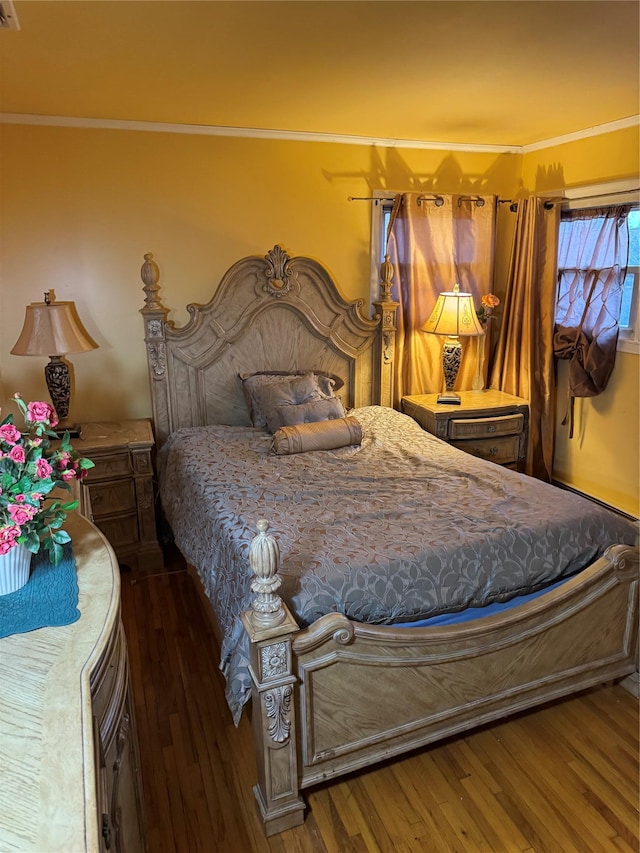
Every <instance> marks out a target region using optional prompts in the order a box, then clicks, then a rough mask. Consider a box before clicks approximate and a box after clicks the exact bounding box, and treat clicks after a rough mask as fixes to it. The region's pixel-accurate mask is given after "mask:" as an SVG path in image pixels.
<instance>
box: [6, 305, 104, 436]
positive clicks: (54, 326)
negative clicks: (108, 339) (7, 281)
mask: <svg viewBox="0 0 640 853" xmlns="http://www.w3.org/2000/svg"><path fill="white" fill-rule="evenodd" d="M97 346H98V345H97V344H96V343H95V342H94V341H92V340H91V338H90V337H89V335H88V334H87V332H86V331H85V329H84V328H83V326H82V323H81V321H80V318H79V317H78V312H77V311H76V306H75V304H74V303H73V302H56V301H55V297H54V296H52V293H51V291H48V290H47V291H46V292H45V294H44V302H32V303H31V304H30V305H27V309H26V313H25V318H24V326H23V327H22V332H21V333H20V337H19V338H18V340H17V341H16V343H15V346H14V347H13V349H12V350H11V352H12V354H13V355H39V356H48V357H49V359H50V360H49V362H48V363H47V364H46V365H45V368H44V376H45V380H46V383H47V388H48V389H49V396H50V397H51V402H52V403H53V407H54V409H55V410H56V414H57V416H58V421H59V424H58V430H59V431H60V432H61V433H62V432H64V431H65V430H68V431H69V432H70V433H71V434H72V435H76V436H77V435H78V433H79V431H78V428H77V426H70V425H69V422H68V418H69V402H70V398H71V376H70V373H69V365H68V364H67V363H66V362H65V361H63V360H62V356H64V355H68V354H69V353H77V352H89V351H90V350H92V349H96V348H97Z"/></svg>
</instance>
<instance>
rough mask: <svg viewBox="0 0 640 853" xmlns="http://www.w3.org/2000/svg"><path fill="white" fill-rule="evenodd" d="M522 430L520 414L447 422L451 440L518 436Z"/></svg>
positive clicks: (522, 424) (522, 418)
mask: <svg viewBox="0 0 640 853" xmlns="http://www.w3.org/2000/svg"><path fill="white" fill-rule="evenodd" d="M523 429H524V415H521V414H515V415H503V416H502V417H493V418H459V419H455V420H454V419H452V420H451V421H449V437H450V438H451V439H462V438H493V437H494V436H500V435H519V434H520V433H521V432H522V431H523Z"/></svg>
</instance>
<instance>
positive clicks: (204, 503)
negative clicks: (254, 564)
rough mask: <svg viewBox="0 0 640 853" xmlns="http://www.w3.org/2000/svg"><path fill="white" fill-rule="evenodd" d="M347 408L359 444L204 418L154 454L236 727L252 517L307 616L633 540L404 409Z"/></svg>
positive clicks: (465, 583) (529, 588)
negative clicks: (273, 542) (326, 443)
mask: <svg viewBox="0 0 640 853" xmlns="http://www.w3.org/2000/svg"><path fill="white" fill-rule="evenodd" d="M350 414H352V415H353V416H355V417H356V418H357V419H358V420H359V421H360V423H361V425H362V429H363V441H362V445H361V446H360V447H346V448H341V449H340V450H326V451H317V452H311V453H300V454H294V455H291V456H275V455H273V454H271V453H270V448H271V441H272V437H271V435H269V434H268V433H267V432H265V431H264V430H262V429H253V428H249V427H237V426H206V427H197V428H195V427H194V428H187V429H181V430H178V431H176V432H175V433H173V434H172V435H171V436H170V437H169V439H168V440H167V442H166V444H165V445H164V446H163V448H162V450H161V452H160V455H159V478H160V494H161V499H162V505H163V508H164V511H165V514H166V517H167V520H168V521H169V524H170V525H171V528H172V530H173V533H174V536H175V539H176V543H177V545H178V547H179V548H180V550H181V551H182V553H183V554H184V556H185V557H186V559H187V560H188V561H189V562H190V563H191V564H192V565H193V566H194V567H195V568H196V569H197V571H198V573H199V575H200V578H201V580H202V583H203V585H204V588H205V591H206V593H207V595H208V597H209V599H210V601H211V603H212V605H213V608H214V610H215V613H216V618H217V620H218V623H219V625H220V626H221V628H222V630H223V634H224V640H223V646H222V650H221V651H222V656H221V668H222V670H223V672H224V675H225V677H226V681H227V701H228V703H229V706H230V708H231V711H232V714H233V717H234V720H235V721H236V722H237V721H238V720H239V717H240V714H241V712H242V706H243V704H244V702H245V701H246V700H247V698H248V696H249V693H250V680H249V675H248V670H247V662H248V649H247V647H246V638H245V636H244V631H243V628H242V624H241V622H240V619H239V616H240V614H241V613H242V611H243V610H246V609H248V608H249V604H250V599H251V593H250V588H249V587H250V580H251V578H250V570H249V546H250V543H251V540H252V538H253V537H254V535H255V533H256V523H257V521H258V520H259V519H261V518H266V519H267V520H268V521H269V523H270V532H272V533H274V534H275V535H276V536H277V539H278V544H279V546H280V552H281V558H282V563H281V574H282V576H283V579H284V580H283V585H282V587H281V589H280V593H281V595H282V597H283V598H284V599H285V601H286V602H287V604H288V605H289V607H290V609H291V611H292V612H293V614H294V615H295V616H296V618H297V620H298V622H299V624H301V625H303V626H306V625H309V624H311V623H312V622H313V621H314V620H316V619H317V618H318V617H320V616H322V615H324V614H326V613H329V612H332V611H337V612H340V613H344V614H345V615H346V616H348V617H349V618H350V619H353V620H356V621H361V622H370V623H375V624H392V623H401V622H409V621H415V620H416V619H420V618H425V617H429V616H433V615H437V614H440V613H445V612H452V611H459V610H463V609H464V608H466V607H470V606H473V607H479V606H483V605H485V604H489V603H492V602H495V601H506V600H508V599H510V598H512V597H514V596H515V595H520V594H524V593H528V592H533V591H536V590H538V589H541V588H543V587H545V586H547V585H548V584H550V583H552V582H554V581H556V580H559V579H560V578H563V577H567V576H569V575H571V574H573V573H575V572H576V571H578V570H579V569H581V568H583V567H584V566H586V565H587V564H588V563H590V562H592V561H593V560H594V559H595V558H596V557H598V556H599V555H600V554H602V552H603V551H604V550H605V549H606V547H607V546H608V545H610V544H612V543H627V544H634V543H635V541H636V530H635V526H634V525H633V524H631V523H630V522H627V521H625V519H623V518H621V517H618V516H617V515H615V514H614V513H611V512H608V511H606V510H604V509H601V508H600V507H598V506H597V505H596V504H594V503H592V502H591V501H588V500H586V499H584V498H580V497H578V496H576V495H573V494H572V493H569V492H566V491H562V490H559V489H557V488H554V487H552V486H549V485H547V484H545V483H541V482H540V481H538V480H534V479H532V478H530V477H526V476H525V475H523V474H518V473H516V472H514V471H510V470H507V469H505V468H501V467H499V466H498V465H495V464H493V463H491V462H485V461H483V460H480V459H476V458H474V457H472V456H469V455H468V454H466V453H464V452H463V451H461V450H457V449H456V448H453V447H451V446H449V445H447V444H446V443H444V442H442V441H440V440H439V439H437V438H435V437H434V436H431V435H429V434H428V433H426V432H424V431H423V430H422V429H421V428H420V427H419V426H418V425H417V424H416V423H415V421H413V420H411V419H410V418H409V417H407V416H406V415H403V414H401V413H399V412H396V411H394V410H392V409H387V408H381V407H377V406H370V407H366V408H362V409H355V410H353V411H352V412H350Z"/></svg>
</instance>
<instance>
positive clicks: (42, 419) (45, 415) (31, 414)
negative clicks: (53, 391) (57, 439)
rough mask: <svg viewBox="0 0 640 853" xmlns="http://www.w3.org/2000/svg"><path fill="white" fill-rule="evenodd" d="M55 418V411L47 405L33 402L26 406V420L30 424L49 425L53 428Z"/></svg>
mask: <svg viewBox="0 0 640 853" xmlns="http://www.w3.org/2000/svg"><path fill="white" fill-rule="evenodd" d="M55 417H56V412H55V409H54V408H53V406H50V405H49V404H48V403H37V402H33V403H29V404H28V405H27V418H28V420H29V421H31V423H50V424H51V426H54V423H53V421H54V419H55ZM57 422H58V421H57V420H56V423H57Z"/></svg>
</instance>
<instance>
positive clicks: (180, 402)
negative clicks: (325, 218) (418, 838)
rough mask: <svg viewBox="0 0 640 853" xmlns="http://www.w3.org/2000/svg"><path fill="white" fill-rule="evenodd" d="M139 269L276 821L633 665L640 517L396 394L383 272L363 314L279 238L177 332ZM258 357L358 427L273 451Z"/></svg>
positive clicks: (160, 409) (194, 512)
mask: <svg viewBox="0 0 640 853" xmlns="http://www.w3.org/2000/svg"><path fill="white" fill-rule="evenodd" d="M142 279H143V282H144V291H145V305H144V307H143V308H142V314H143V318H144V324H145V341H146V347H147V355H148V364H149V374H150V381H151V389H152V403H153V416H154V426H155V431H156V439H157V442H158V445H159V454H158V461H159V482H160V494H161V498H162V504H163V508H164V510H165V513H166V515H167V518H168V520H169V522H170V524H171V526H172V529H173V532H174V535H175V537H176V542H177V544H178V546H179V547H180V549H181V550H182V552H183V553H184V555H185V557H186V559H187V562H188V564H189V565H190V567H191V568H192V570H193V572H194V577H195V578H196V581H197V583H198V585H199V588H200V589H201V591H202V593H203V600H204V601H205V604H206V606H207V608H208V610H209V612H210V614H211V617H212V620H213V624H214V625H215V629H216V634H217V636H218V639H219V641H220V646H221V668H222V670H223V672H224V674H225V678H226V684H227V698H228V701H229V706H230V709H231V712H232V714H233V717H234V719H235V720H237V719H238V717H239V715H240V714H241V713H242V708H243V706H244V704H245V702H246V701H247V700H248V699H249V698H251V702H252V723H253V731H254V737H255V750H256V762H257V768H258V781H257V785H256V787H255V789H254V791H255V795H256V800H257V803H258V806H259V810H260V813H261V816H262V818H263V821H264V826H265V831H266V832H267V834H273V833H276V832H280V831H282V830H284V829H287V828H289V827H291V826H295V825H297V824H299V823H301V822H302V821H303V819H304V808H305V806H304V800H303V797H302V792H303V791H304V790H305V789H306V788H308V787H309V786H312V785H314V784H317V783H319V782H321V781H322V780H324V779H328V778H332V777H334V776H337V775H340V774H344V773H348V772H351V771H354V770H358V769H360V768H362V767H365V766H368V765H370V764H372V763H374V762H377V761H381V760H383V759H385V758H388V757H391V756H395V755H398V754H401V753H403V752H405V751H407V750H410V749H414V748H416V747H420V746H423V745H425V744H428V743H430V742H433V741H435V740H438V739H441V738H444V737H449V736H451V735H454V734H457V733H459V732H463V731H465V730H466V729H469V728H471V727H473V726H477V725H481V724H484V723H488V722H490V721H492V720H495V719H499V718H501V717H504V716H505V715H507V714H511V713H515V712H518V711H521V710H524V709H526V708H530V707H533V706H535V705H538V704H541V703H544V702H547V701H550V700H553V699H557V698H559V697H562V696H566V695H569V694H571V693H573V692H576V691H578V690H582V689H584V688H587V687H590V686H593V685H596V684H598V683H602V682H604V681H608V680H611V679H617V678H623V677H625V676H629V675H630V674H632V673H637V659H638V657H637V656H638V633H637V621H638V548H637V529H636V526H635V525H634V524H632V523H631V522H629V521H628V520H625V519H623V518H621V517H619V516H618V515H616V514H614V513H610V512H608V511H606V510H603V509H602V508H600V507H598V506H597V505H596V504H594V503H593V502H591V501H587V500H586V499H583V498H580V497H578V496H575V495H572V494H570V493H568V492H565V491H560V490H558V489H555V488H554V487H552V486H549V485H547V484H543V483H540V482H539V481H536V480H532V479H530V478H527V477H526V476H525V475H523V474H519V473H517V472H514V471H507V470H506V469H503V468H500V467H499V466H497V465H494V464H493V463H490V462H485V461H483V460H480V459H475V458H474V457H470V456H468V455H466V454H464V453H463V452H462V451H460V450H458V449H456V448H453V447H451V446H449V445H446V444H445V443H444V442H441V441H440V440H439V439H437V438H435V437H433V436H430V435H428V434H427V433H425V432H423V431H422V430H421V429H420V427H419V426H418V425H417V424H416V423H415V422H413V421H412V420H411V419H410V418H408V417H407V416H406V415H403V414H401V413H399V412H396V411H394V410H393V409H392V408H391V401H392V398H393V387H392V375H393V374H392V367H393V357H394V336H395V311H396V307H397V306H396V304H395V303H394V302H393V301H392V300H391V298H390V295H389V288H388V287H384V286H383V287H382V292H381V297H380V300H379V301H377V302H376V303H374V316H373V318H372V319H368V318H366V317H365V316H364V315H363V311H362V307H363V306H362V303H361V302H349V301H347V300H345V299H343V297H342V296H341V295H340V293H339V291H338V288H337V286H336V284H335V282H334V281H333V279H332V277H331V275H330V274H329V272H328V271H327V270H326V269H325V268H324V267H323V266H322V264H320V263H318V262H317V261H315V260H313V259H311V258H306V257H292V256H290V255H289V254H288V253H287V252H286V251H285V250H284V249H283V248H282V247H280V246H276V247H274V249H272V250H271V251H270V252H268V253H267V254H266V255H264V256H251V257H249V258H244V259H242V260H241V261H239V262H237V263H236V264H234V265H233V266H232V267H231V269H230V270H229V271H228V272H227V273H226V274H225V276H224V277H223V279H222V281H221V282H220V284H219V286H218V288H217V289H216V291H215V293H214V295H213V297H212V299H211V301H210V302H208V303H207V304H206V305H189V306H188V312H189V315H190V319H189V321H188V323H187V324H186V325H185V326H183V327H180V328H176V327H175V326H174V325H173V324H172V323H171V322H169V321H168V319H167V318H168V310H167V309H166V308H165V307H164V306H163V304H162V302H161V300H160V299H159V297H158V293H159V284H158V280H159V275H158V268H157V266H156V265H155V262H154V261H153V257H152V256H151V255H146V256H145V263H144V265H143V267H142ZM267 374H270V375H271V376H277V378H276V379H275V380H273V381H274V383H275V384H277V386H278V388H283V387H284V383H285V382H286V381H289V386H287V388H288V391H287V393H293V390H292V389H295V393H299V392H300V389H306V390H305V393H307V392H308V387H307V384H305V383H308V382H309V381H311V380H310V379H309V374H312V377H315V378H316V379H315V380H314V381H316V382H317V383H318V384H316V385H314V388H316V389H320V390H319V392H318V393H319V394H320V397H322V399H319V398H318V399H316V398H315V397H313V398H304V402H303V404H301V406H300V408H302V409H303V410H304V411H305V412H306V411H307V408H305V407H308V406H309V405H311V407H312V408H315V407H319V408H321V409H323V410H324V409H325V408H326V407H327V406H328V407H329V408H332V409H333V408H335V407H336V406H338V404H337V403H335V402H333V400H332V399H331V398H339V401H340V404H339V405H340V406H341V407H342V410H341V411H342V414H343V415H344V417H342V416H340V412H337V414H336V415H335V419H334V421H333V423H328V422H327V419H326V418H325V419H324V422H321V424H320V426H321V427H322V432H323V435H324V433H327V434H329V433H331V434H334V433H335V432H336V430H338V429H344V428H346V427H344V424H343V422H348V423H349V424H350V426H349V428H350V429H355V430H359V433H358V435H357V437H356V438H354V435H355V433H354V434H353V435H352V434H351V433H350V438H349V439H348V440H345V441H343V442H342V443H340V442H335V444H336V446H331V447H330V448H327V449H322V450H312V451H307V452H289V453H283V454H282V455H280V454H279V453H275V452H274V450H279V449H280V448H281V447H283V446H284V447H285V449H288V450H290V451H291V450H293V451H296V450H300V447H293V446H289V445H287V443H286V442H284V444H283V440H282V436H285V437H286V438H287V441H289V439H290V437H291V435H293V434H294V432H295V428H294V432H291V430H290V429H289V428H288V427H285V428H284V429H282V428H281V427H282V424H281V423H280V422H277V423H276V422H274V423H273V424H272V423H271V415H267V416H265V417H266V419H267V420H269V424H268V427H270V428H271V431H269V429H267V428H265V426H264V423H263V422H261V421H260V419H259V418H258V419H257V420H256V417H255V411H256V410H255V400H253V403H254V409H253V410H252V408H251V399H250V397H251V395H249V398H248V396H247V387H248V382H251V381H253V377H256V376H261V377H262V376H264V375H267ZM280 374H286V376H284V377H282V378H281V377H280ZM240 376H243V377H245V378H246V377H250V379H249V381H248V382H247V381H244V380H240V378H239V377H240ZM317 377H321V380H320V379H318V378H317ZM327 377H331V381H330V385H326V384H323V383H326V381H327ZM260 381H261V382H262V381H266V380H263V379H262V378H261V380H260ZM269 381H271V379H269ZM243 392H244V393H243ZM325 398H328V401H327V399H325ZM307 399H311V404H309V403H308V402H306V400H307ZM247 402H249V405H247ZM285 402H286V403H290V402H291V401H290V400H288V399H287V400H286V401H285ZM276 410H277V411H278V412H279V414H278V417H280V416H281V415H282V416H283V417H284V414H283V413H286V412H288V411H290V410H289V409H288V408H287V406H286V405H285V407H284V409H283V408H282V407H276V409H272V410H270V411H271V413H272V414H273V412H275V411H276ZM314 423H315V422H314ZM325 427H326V429H324V428H325ZM306 428H307V427H302V428H301V429H300V435H307V433H304V430H305V429H306ZM308 428H309V429H312V430H313V429H315V427H314V426H313V425H310V426H309V427H308ZM318 429H320V427H319V428H318ZM288 430H289V431H288ZM272 433H273V434H272ZM296 435H297V433H296ZM305 440H308V439H305ZM314 440H316V439H315V438H314ZM278 441H280V444H278ZM329 444H330V442H329ZM323 447H324V445H323Z"/></svg>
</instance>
